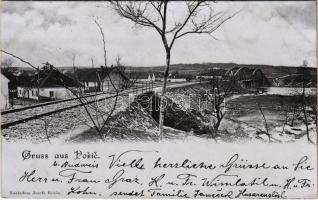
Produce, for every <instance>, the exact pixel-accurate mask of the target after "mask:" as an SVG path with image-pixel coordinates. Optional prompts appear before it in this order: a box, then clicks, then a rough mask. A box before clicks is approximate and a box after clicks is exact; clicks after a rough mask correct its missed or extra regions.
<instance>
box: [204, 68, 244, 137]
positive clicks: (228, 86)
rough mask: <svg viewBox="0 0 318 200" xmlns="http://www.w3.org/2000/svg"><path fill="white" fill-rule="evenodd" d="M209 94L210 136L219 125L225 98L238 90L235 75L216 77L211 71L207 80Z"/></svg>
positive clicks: (213, 135) (213, 134)
mask: <svg viewBox="0 0 318 200" xmlns="http://www.w3.org/2000/svg"><path fill="white" fill-rule="evenodd" d="M209 86H210V89H209V96H208V99H209V101H210V105H212V106H210V109H209V110H208V113H209V114H211V115H212V117H213V119H212V125H211V128H212V130H211V134H212V137H215V136H217V131H218V129H219V127H220V125H221V122H222V120H223V118H224V116H225V101H226V98H228V97H230V96H231V95H233V94H234V93H235V92H238V91H239V89H240V88H239V87H238V85H237V84H236V80H235V77H234V76H233V77H230V78H229V79H228V80H223V79H220V78H218V77H217V76H215V75H214V72H212V79H211V80H210V81H209Z"/></svg>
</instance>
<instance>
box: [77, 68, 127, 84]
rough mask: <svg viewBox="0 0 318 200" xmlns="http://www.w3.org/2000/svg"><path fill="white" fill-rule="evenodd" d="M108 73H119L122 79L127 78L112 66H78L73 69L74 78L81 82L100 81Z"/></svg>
mask: <svg viewBox="0 0 318 200" xmlns="http://www.w3.org/2000/svg"><path fill="white" fill-rule="evenodd" d="M110 73H117V74H119V75H120V76H121V77H122V78H123V79H124V80H128V78H127V77H126V76H125V74H124V73H123V72H121V71H118V70H117V69H116V68H115V67H113V68H91V69H89V68H78V69H76V71H75V75H74V76H75V77H74V78H75V79H77V80H78V81H81V82H100V81H102V80H104V79H105V78H106V77H107V76H108V75H109V74H110Z"/></svg>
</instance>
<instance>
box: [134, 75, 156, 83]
mask: <svg viewBox="0 0 318 200" xmlns="http://www.w3.org/2000/svg"><path fill="white" fill-rule="evenodd" d="M155 81H156V76H155V74H152V75H151V74H144V75H138V76H137V82H155Z"/></svg>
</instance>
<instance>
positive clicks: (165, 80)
mask: <svg viewBox="0 0 318 200" xmlns="http://www.w3.org/2000/svg"><path fill="white" fill-rule="evenodd" d="M166 64H167V66H166V69H165V74H164V79H163V86H162V91H161V99H160V114H159V136H160V139H161V138H162V136H163V123H164V115H165V105H164V103H165V98H166V97H165V94H166V86H167V79H168V76H169V68H170V52H169V51H168V52H166Z"/></svg>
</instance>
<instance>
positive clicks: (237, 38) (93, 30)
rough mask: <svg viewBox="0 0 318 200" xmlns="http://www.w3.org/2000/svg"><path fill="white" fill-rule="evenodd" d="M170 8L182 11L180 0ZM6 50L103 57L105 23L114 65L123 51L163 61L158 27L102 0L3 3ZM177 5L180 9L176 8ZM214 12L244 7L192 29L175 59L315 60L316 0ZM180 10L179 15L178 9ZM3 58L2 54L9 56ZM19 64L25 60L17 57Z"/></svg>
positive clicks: (61, 61) (83, 60) (131, 57)
mask: <svg viewBox="0 0 318 200" xmlns="http://www.w3.org/2000/svg"><path fill="white" fill-rule="evenodd" d="M174 4H180V6H179V5H173V6H172V7H171V8H170V9H169V10H168V11H169V12H173V13H181V14H182V9H181V8H183V7H182V6H181V4H182V2H175V3H174ZM2 5H3V8H2V11H1V12H2V15H1V31H2V32H1V43H2V48H3V49H4V50H7V51H9V52H12V53H14V54H16V55H18V56H21V57H23V58H25V59H26V60H29V61H30V62H32V63H33V64H34V65H41V63H43V62H46V61H49V62H50V63H52V64H54V65H55V66H71V65H72V54H76V55H77V56H76V61H75V64H76V65H81V66H90V65H91V58H94V62H95V65H101V64H102V63H103V49H102V48H103V46H102V43H101V35H100V32H99V30H98V28H97V26H96V25H95V24H94V22H93V16H95V17H98V20H99V23H100V24H101V26H102V27H103V29H104V32H105V39H106V45H107V52H108V53H107V57H108V64H112V63H115V58H116V56H117V55H120V56H121V57H122V60H123V62H124V64H126V65H130V66H131V65H134V66H158V65H164V63H165V53H164V48H163V45H162V43H161V40H160V37H159V36H158V35H157V33H156V32H155V31H154V30H152V29H147V28H145V29H135V28H133V23H132V22H131V21H128V20H126V19H122V18H120V17H119V16H118V15H117V14H116V13H115V12H114V11H113V10H112V9H111V8H109V7H108V6H107V3H105V2H104V3H100V2H76V3H75V2H54V3H51V2H2ZM177 6H178V7H177ZM214 7H215V10H216V11H222V10H224V11H226V12H228V13H233V12H235V11H237V10H240V9H242V11H241V12H240V13H239V14H238V15H236V16H235V17H234V18H233V19H231V20H230V21H228V22H227V23H225V24H224V25H223V26H222V27H221V28H220V29H218V30H217V31H216V32H215V33H214V34H213V36H215V38H217V40H216V39H213V38H212V37H210V36H208V35H196V36H194V35H189V36H185V37H184V38H182V39H180V40H178V41H177V42H176V45H175V46H174V48H173V53H172V58H171V62H172V63H203V62H225V63H228V62H236V63H245V64H271V65H290V66H299V65H301V64H302V62H303V60H304V59H306V60H307V61H308V62H309V65H310V66H316V59H315V44H316V42H315V36H316V35H315V34H316V27H315V3H314V2H313V1H312V2H218V3H215V4H214ZM178 8H179V9H178ZM180 16H181V15H180ZM4 57H5V56H3V58H4ZM15 65H22V64H21V63H19V62H18V61H16V62H15Z"/></svg>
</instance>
